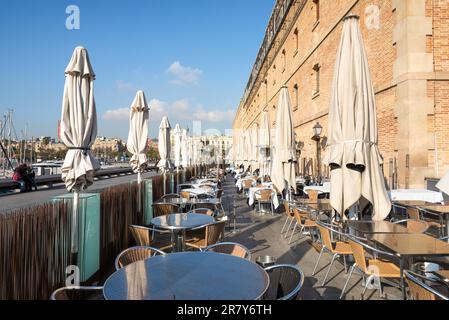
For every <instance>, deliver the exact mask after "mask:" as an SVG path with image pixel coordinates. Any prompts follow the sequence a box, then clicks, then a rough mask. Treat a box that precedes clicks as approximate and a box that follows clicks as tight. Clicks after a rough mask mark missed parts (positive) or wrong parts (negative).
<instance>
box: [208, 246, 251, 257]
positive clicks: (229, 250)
mask: <svg viewBox="0 0 449 320" xmlns="http://www.w3.org/2000/svg"><path fill="white" fill-rule="evenodd" d="M204 251H213V252H218V253H224V254H230V255H233V256H236V257H239V258H242V259H247V260H251V252H250V251H249V249H248V248H247V247H245V246H243V245H241V244H240V243H236V242H220V243H216V244H213V245H210V246H208V247H207V248H206V249H204Z"/></svg>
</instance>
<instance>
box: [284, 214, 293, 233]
mask: <svg viewBox="0 0 449 320" xmlns="http://www.w3.org/2000/svg"><path fill="white" fill-rule="evenodd" d="M294 220H295V218H294V217H291V219H290V223H289V225H288V228H287V231H286V233H285V238H287V237H288V231H289V230H290V229H291V227H292V223H293V221H294Z"/></svg>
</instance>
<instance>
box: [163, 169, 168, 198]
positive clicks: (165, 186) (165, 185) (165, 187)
mask: <svg viewBox="0 0 449 320" xmlns="http://www.w3.org/2000/svg"><path fill="white" fill-rule="evenodd" d="M163 176H164V183H163V184H164V189H163V190H164V194H163V195H165V191H166V190H165V189H167V183H166V181H165V169H164V174H163Z"/></svg>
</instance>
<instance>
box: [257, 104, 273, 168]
mask: <svg viewBox="0 0 449 320" xmlns="http://www.w3.org/2000/svg"><path fill="white" fill-rule="evenodd" d="M259 147H260V148H264V149H265V151H267V150H270V148H271V131H270V114H269V113H268V112H267V111H264V112H262V119H261V121H260V129H259ZM265 151H264V152H265ZM259 159H260V161H261V164H260V165H261V168H262V170H261V174H262V176H266V175H269V174H270V166H269V159H268V155H267V154H263V156H261V157H260V158H259Z"/></svg>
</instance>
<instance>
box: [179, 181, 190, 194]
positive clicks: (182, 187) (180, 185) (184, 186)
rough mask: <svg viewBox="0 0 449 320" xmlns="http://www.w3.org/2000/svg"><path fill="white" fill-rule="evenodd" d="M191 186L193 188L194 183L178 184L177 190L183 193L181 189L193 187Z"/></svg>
mask: <svg viewBox="0 0 449 320" xmlns="http://www.w3.org/2000/svg"><path fill="white" fill-rule="evenodd" d="M191 188H193V185H191V184H188V183H182V184H178V185H177V186H176V192H177V193H178V194H181V191H182V190H184V189H191Z"/></svg>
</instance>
